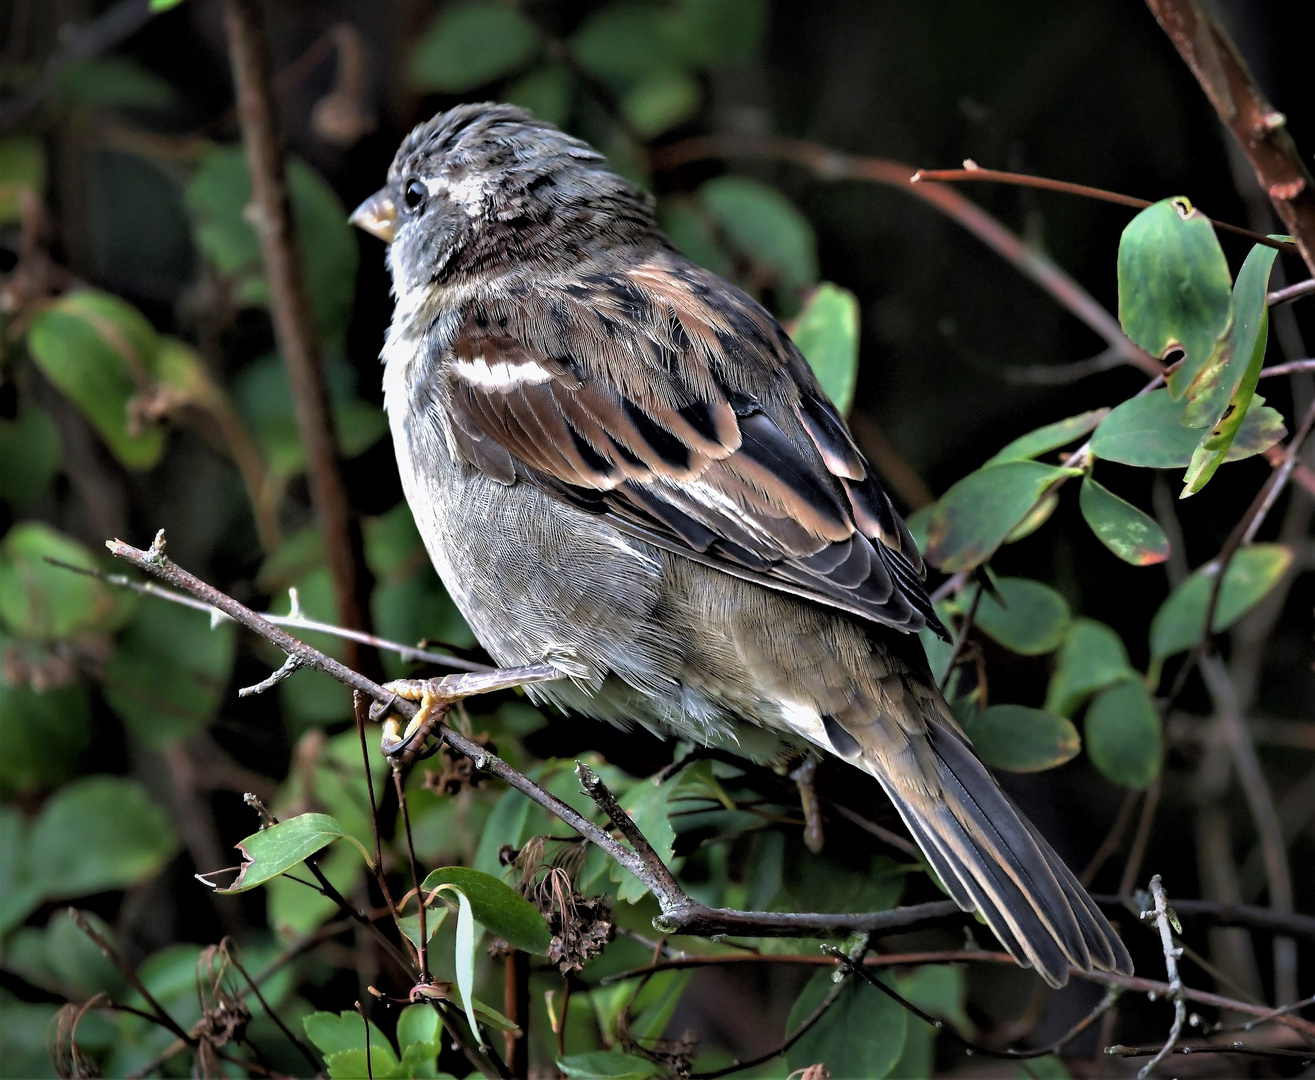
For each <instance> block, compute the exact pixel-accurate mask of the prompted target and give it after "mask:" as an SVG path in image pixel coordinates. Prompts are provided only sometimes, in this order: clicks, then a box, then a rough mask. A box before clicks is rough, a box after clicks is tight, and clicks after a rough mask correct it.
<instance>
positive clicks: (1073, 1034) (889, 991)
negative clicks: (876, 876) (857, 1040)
mask: <svg viewBox="0 0 1315 1080" xmlns="http://www.w3.org/2000/svg"><path fill="white" fill-rule="evenodd" d="M822 951H823V952H825V953H826V954H827V955H828V956H830V957H833V958H834V959H836V960H838V961H839V962H840V964H841V965H842V966H843V967H844V968H845V970H847V971H853V972H857V973H858V974H859V975H860V976H862V978H863V979H864V980H865V981H866V982H868V983H869V984H870V985H872V986H873V987H875V988H876V989H878V990H880V991H881V992H882V993H883V994H885V995H886V996H887V997H889V998H890V999H891V1000H892V1001H894V1002H896V1004H898V1005H899V1006H900V1007H901V1008H903V1009H905V1010H906V1011H907V1012H911V1013H912V1014H913V1015H914V1016H916V1017H917V1018H918V1019H919V1020H921V1021H922V1022H923V1023H924V1024H930V1025H931V1026H932V1027H934V1028H935V1029H936V1030H937V1031H941V1030H944V1028H945V1022H944V1021H943V1020H940V1019H939V1018H937V1017H935V1016H932V1015H930V1014H929V1013H927V1012H925V1011H923V1010H922V1009H920V1008H919V1007H918V1006H917V1005H915V1004H913V1002H911V1001H909V1000H908V999H907V998H906V997H904V996H903V995H902V994H901V993H900V992H899V991H898V990H895V989H894V988H893V987H890V986H887V985H886V984H885V983H884V982H882V981H881V980H880V979H878V978H877V977H876V976H875V975H874V974H872V972H871V971H869V970H868V965H867V964H863V963H859V962H857V961H856V960H854V959H852V958H851V957H849V956H847V955H846V954H845V953H844V952H843V951H842V950H840V949H837V948H836V947H835V946H833V945H823V946H822ZM1120 993H1122V991H1120V990H1118V989H1117V988H1111V989H1109V990H1107V991H1106V993H1105V997H1104V998H1103V999H1102V1000H1101V1002H1100V1003H1099V1004H1098V1005H1097V1006H1096V1007H1095V1008H1094V1009H1092V1010H1091V1012H1090V1013H1088V1014H1087V1015H1086V1016H1084V1017H1083V1018H1082V1019H1081V1020H1079V1021H1078V1022H1077V1024H1075V1025H1074V1026H1073V1027H1072V1028H1070V1029H1069V1030H1068V1031H1066V1032H1065V1033H1064V1034H1063V1035H1061V1036H1060V1037H1059V1038H1058V1039H1057V1040H1055V1041H1054V1042H1053V1043H1049V1044H1047V1045H1046V1046H1042V1047H1037V1048H1036V1049H1033V1050H998V1049H996V1048H994V1047H990V1046H981V1045H979V1044H978V1043H975V1042H973V1041H972V1040H971V1039H967V1038H964V1036H962V1035H960V1034H959V1033H958V1032H957V1031H954V1029H953V1028H951V1032H952V1033H953V1035H954V1037H955V1038H957V1039H958V1040H959V1041H960V1042H961V1043H963V1045H964V1046H965V1047H966V1048H967V1049H969V1050H971V1051H972V1052H973V1053H974V1054H982V1055H983V1056H985V1057H993V1058H1012V1059H1015V1060H1027V1059H1029V1058H1039V1057H1046V1056H1048V1055H1050V1054H1053V1053H1056V1052H1057V1051H1059V1050H1060V1049H1061V1048H1062V1047H1063V1046H1064V1045H1065V1044H1066V1043H1070V1042H1072V1041H1073V1040H1074V1039H1076V1038H1077V1037H1078V1036H1079V1035H1081V1034H1082V1033H1083V1032H1084V1031H1086V1030H1087V1028H1089V1027H1090V1026H1091V1025H1092V1024H1094V1023H1095V1022H1096V1021H1097V1020H1099V1019H1100V1017H1101V1016H1102V1015H1104V1013H1105V1012H1106V1010H1107V1009H1109V1008H1110V1006H1112V1005H1113V1004H1114V1003H1115V1002H1116V1001H1117V1000H1118V999H1119V994H1120Z"/></svg>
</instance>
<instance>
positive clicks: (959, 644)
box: [940, 584, 986, 694]
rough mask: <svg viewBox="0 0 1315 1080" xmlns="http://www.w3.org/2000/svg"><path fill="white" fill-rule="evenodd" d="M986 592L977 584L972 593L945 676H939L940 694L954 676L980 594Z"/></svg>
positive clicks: (975, 614)
mask: <svg viewBox="0 0 1315 1080" xmlns="http://www.w3.org/2000/svg"><path fill="white" fill-rule="evenodd" d="M985 591H986V590H985V589H984V588H982V586H981V585H980V584H979V585H978V586H977V591H976V592H975V593H973V598H972V602H971V603H970V604H969V605H968V611H967V613H966V614H965V615H964V617H963V623H962V624H961V625H960V627H959V633H958V634H957V635H956V636H955V639H954V647H953V648H952V649H951V650H950V658H949V660H947V661H946V662H945V674H944V675H942V676H941V685H940V691H941V693H942V694H943V693H945V687H946V686H948V685H949V682H950V676H951V675H953V674H954V665H955V662H956V661H957V660H958V659H959V654H960V653H961V652H963V647H964V645H966V644H967V642H968V634H969V631H971V630H972V628H973V620H974V619H976V618H977V608H978V606H979V605H980V604H981V602H982V593H984V592H985Z"/></svg>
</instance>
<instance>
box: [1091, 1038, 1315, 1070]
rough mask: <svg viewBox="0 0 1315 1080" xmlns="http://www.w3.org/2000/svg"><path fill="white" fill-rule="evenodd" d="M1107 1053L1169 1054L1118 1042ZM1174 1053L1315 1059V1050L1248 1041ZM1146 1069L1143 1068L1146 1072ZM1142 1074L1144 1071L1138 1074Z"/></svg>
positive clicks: (1186, 1048)
mask: <svg viewBox="0 0 1315 1080" xmlns="http://www.w3.org/2000/svg"><path fill="white" fill-rule="evenodd" d="M1105 1053H1107V1054H1109V1055H1110V1056H1111V1057H1142V1056H1143V1055H1145V1054H1155V1055H1156V1060H1157V1061H1158V1060H1162V1058H1163V1057H1166V1056H1168V1055H1167V1054H1165V1052H1164V1048H1163V1047H1158V1048H1157V1047H1155V1046H1121V1045H1119V1044H1118V1043H1116V1044H1115V1045H1113V1046H1107V1047H1105ZM1169 1053H1173V1054H1246V1055H1248V1056H1252V1057H1270V1058H1298V1059H1300V1060H1301V1061H1303V1062H1306V1063H1309V1062H1311V1061H1315V1052H1312V1051H1310V1050H1287V1049H1284V1048H1282V1047H1277V1046H1275V1047H1267V1046H1247V1045H1246V1043H1240V1042H1234V1043H1187V1044H1184V1045H1182V1046H1175V1047H1174V1048H1173V1050H1171V1051H1169ZM1144 1071H1145V1070H1143V1072H1144ZM1137 1075H1138V1076H1141V1075H1142V1073H1141V1072H1139V1073H1138V1074H1137Z"/></svg>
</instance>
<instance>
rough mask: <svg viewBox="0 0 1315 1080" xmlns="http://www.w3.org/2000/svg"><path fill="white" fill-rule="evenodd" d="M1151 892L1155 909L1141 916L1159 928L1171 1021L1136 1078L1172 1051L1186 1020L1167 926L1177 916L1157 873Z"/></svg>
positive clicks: (1174, 950)
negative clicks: (1171, 1015) (1161, 1039)
mask: <svg viewBox="0 0 1315 1080" xmlns="http://www.w3.org/2000/svg"><path fill="white" fill-rule="evenodd" d="M1151 896H1153V897H1154V898H1155V909H1154V911H1146V912H1142V918H1143V919H1144V918H1147V917H1148V916H1153V917H1154V919H1155V925H1156V927H1157V928H1158V929H1159V931H1160V946H1161V948H1163V950H1164V967H1165V971H1166V972H1167V973H1168V975H1169V998H1170V1000H1172V1001H1173V1023H1172V1024H1171V1025H1170V1027H1169V1037H1168V1038H1167V1039H1165V1041H1164V1045H1163V1046H1162V1047H1161V1048H1160V1051H1159V1053H1157V1054H1156V1055H1155V1056H1154V1057H1153V1058H1151V1060H1150V1061H1148V1062H1147V1063H1146V1064H1145V1065H1143V1066H1142V1068H1141V1070H1140V1071H1139V1072H1138V1073H1137V1080H1146V1077H1148V1076H1150V1075H1151V1072H1152V1071H1153V1070H1154V1069H1155V1066H1157V1065H1158V1064H1160V1062H1161V1061H1163V1060H1164V1059H1165V1058H1167V1057H1168V1056H1169V1055H1170V1054H1172V1053H1173V1048H1174V1046H1175V1045H1177V1043H1178V1037H1179V1036H1180V1035H1181V1034H1182V1033H1183V1024H1184V1023H1185V1022H1186V1021H1187V1002H1186V1001H1185V1000H1184V998H1183V980H1182V977H1181V976H1180V975H1179V974H1178V957H1180V956H1181V955H1182V949H1179V948H1178V947H1177V946H1175V945H1174V943H1173V931H1172V930H1171V929H1170V928H1169V922H1170V920H1171V919H1173V920H1174V921H1177V917H1176V916H1175V915H1174V914H1173V912H1172V911H1170V909H1169V899H1168V897H1167V896H1166V895H1165V892H1164V882H1162V881H1161V880H1160V875H1159V874H1156V875H1155V876H1154V877H1153V878H1151Z"/></svg>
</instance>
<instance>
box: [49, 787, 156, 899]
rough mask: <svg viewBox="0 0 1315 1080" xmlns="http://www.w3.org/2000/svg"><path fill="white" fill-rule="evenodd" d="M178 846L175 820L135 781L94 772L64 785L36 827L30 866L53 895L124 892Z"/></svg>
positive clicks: (50, 801) (63, 896)
mask: <svg viewBox="0 0 1315 1080" xmlns="http://www.w3.org/2000/svg"><path fill="white" fill-rule="evenodd" d="M177 847H178V841H177V838H176V836H175V834H174V829H173V824H172V823H171V822H170V820H169V814H168V813H167V812H166V811H165V810H164V808H163V807H161V806H159V805H157V804H156V803H154V802H152V801H151V799H150V797H149V796H148V795H147V794H146V791H145V789H144V788H143V787H142V786H141V784H139V783H137V782H136V781H135V780H127V779H124V778H123V777H119V776H89V777H86V778H85V779H82V780H75V781H74V782H73V783H71V784H68V785H67V786H65V787H63V788H60V790H59V791H57V792H56V793H55V794H54V795H52V796H51V797H50V800H49V801H48V802H47V803H46V805H45V806H44V807H43V808H42V810H41V815H40V817H38V818H37V820H36V822H35V824H34V825H33V826H32V833H31V837H30V840H29V855H28V866H29V869H30V872H31V873H32V875H33V877H34V878H35V879H36V880H38V881H40V882H41V886H42V893H43V895H44V896H45V897H46V898H47V899H57V898H58V899H65V898H72V897H75V896H86V895H87V894H89V893H96V892H105V891H107V890H109V889H124V888H127V887H129V886H131V885H136V884H137V883H138V882H141V881H144V880H146V879H147V878H150V877H153V876H154V875H155V874H156V873H157V872H158V871H159V870H160V869H161V868H162V867H163V866H164V864H165V862H166V861H167V860H168V859H169V857H170V856H171V855H173V853H174V851H175V850H176V849H177Z"/></svg>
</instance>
